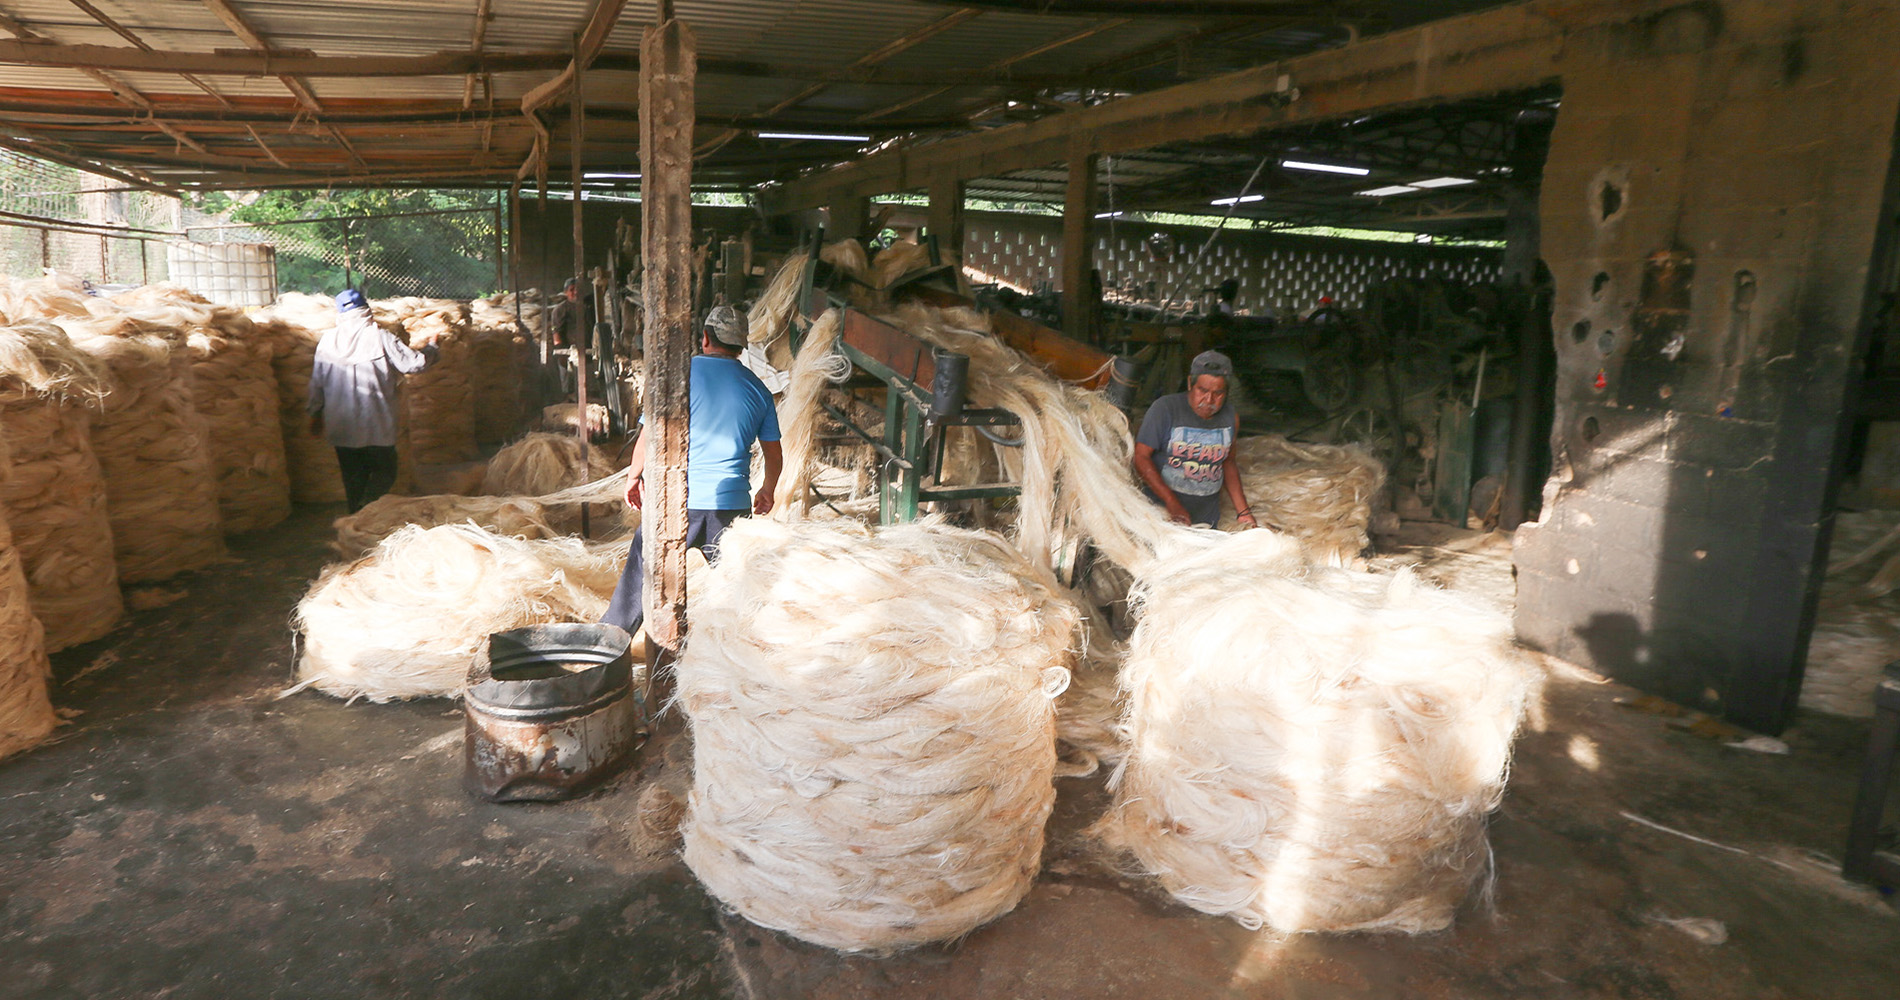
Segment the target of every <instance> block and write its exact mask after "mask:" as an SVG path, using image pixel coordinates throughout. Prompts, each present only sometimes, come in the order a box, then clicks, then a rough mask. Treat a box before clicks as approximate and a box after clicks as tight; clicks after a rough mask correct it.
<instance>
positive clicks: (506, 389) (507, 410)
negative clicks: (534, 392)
mask: <svg viewBox="0 0 1900 1000" xmlns="http://www.w3.org/2000/svg"><path fill="white" fill-rule="evenodd" d="M468 335H469V368H470V387H471V391H472V394H473V400H474V407H475V440H477V441H480V442H492V441H506V440H508V439H509V438H511V437H513V436H514V433H515V430H516V428H517V427H519V426H520V424H521V414H522V409H521V393H522V378H521V373H522V372H524V371H526V370H527V364H528V360H529V359H530V358H532V357H533V343H532V341H530V340H529V339H528V336H527V334H526V333H524V332H523V331H522V328H521V324H520V323H517V322H516V321H515V315H514V312H513V311H512V310H505V309H502V308H501V307H500V306H499V305H497V304H496V303H495V301H494V300H491V299H477V300H475V301H474V302H470V303H469V304H468Z"/></svg>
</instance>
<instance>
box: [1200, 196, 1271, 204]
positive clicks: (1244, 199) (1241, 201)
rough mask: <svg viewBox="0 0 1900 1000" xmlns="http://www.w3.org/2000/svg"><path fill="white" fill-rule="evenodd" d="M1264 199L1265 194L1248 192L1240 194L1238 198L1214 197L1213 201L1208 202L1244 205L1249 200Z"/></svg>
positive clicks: (1265, 197) (1265, 198)
mask: <svg viewBox="0 0 1900 1000" xmlns="http://www.w3.org/2000/svg"><path fill="white" fill-rule="evenodd" d="M1266 200H1267V196H1266V195H1264V194H1248V195H1242V196H1240V197H1238V198H1216V199H1214V200H1213V201H1210V202H1208V204H1209V205H1245V204H1248V203H1249V202H1255V201H1266Z"/></svg>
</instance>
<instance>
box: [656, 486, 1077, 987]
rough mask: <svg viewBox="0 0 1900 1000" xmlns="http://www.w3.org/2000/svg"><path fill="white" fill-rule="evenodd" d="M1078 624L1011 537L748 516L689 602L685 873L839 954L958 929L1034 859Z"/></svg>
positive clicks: (1006, 905) (1012, 899)
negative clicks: (1057, 703) (1059, 700)
mask: <svg viewBox="0 0 1900 1000" xmlns="http://www.w3.org/2000/svg"><path fill="white" fill-rule="evenodd" d="M1077 622H1078V611H1077V609H1076V608H1075V606H1074V605H1073V604H1070V603H1069V602H1068V601H1067V600H1065V599H1064V598H1063V597H1062V595H1061V594H1060V593H1059V592H1058V591H1057V590H1056V587H1055V584H1054V581H1053V579H1052V578H1050V577H1049V576H1048V574H1046V573H1044V572H1042V571H1041V570H1038V569H1037V568H1036V567H1034V566H1032V565H1031V564H1030V563H1029V562H1028V561H1027V560H1025V559H1024V558H1023V557H1022V556H1021V555H1020V554H1018V553H1017V552H1016V551H1015V550H1014V549H1013V548H1011V547H1010V546H1009V544H1008V543H1007V542H1005V541H1004V540H1003V539H1001V538H1000V537H998V536H996V535H993V534H989V533H987V532H975V531H966V530H962V529H957V528H949V527H944V526H941V525H935V524H930V523H919V524H912V525H904V526H900V527H893V528H886V529H884V530H882V531H879V532H877V533H876V534H873V533H871V532H870V531H869V530H867V529H865V528H863V527H861V526H859V525H856V524H853V523H849V522H842V521H826V522H816V521H807V522H802V523H796V524H784V523H780V522H776V521H770V520H767V519H765V518H748V519H745V520H742V521H739V522H738V523H737V524H735V525H733V526H732V528H731V529H729V530H728V531H727V532H726V534H725V535H724V536H723V537H722V538H721V540H720V557H719V562H718V563H717V564H716V565H714V566H713V568H712V569H711V571H710V572H709V573H708V574H707V579H706V584H705V594H704V596H703V597H702V598H700V599H697V600H696V601H695V603H694V605H693V625H692V632H691V634H690V635H689V636H688V638H687V642H686V647H685V649H684V651H683V652H682V653H681V657H680V660H679V667H678V670H679V674H678V683H679V687H678V696H677V700H678V702H679V704H680V705H681V707H682V708H683V709H684V710H685V713H686V716H687V718H688V719H689V720H690V721H691V724H692V729H693V758H694V759H693V792H692V797H691V805H690V811H689V814H688V817H687V819H686V821H685V824H684V826H683V829H682V832H683V834H684V836H685V844H686V847H685V859H686V863H687V865H688V866H689V867H691V868H692V870H693V873H694V874H695V875H697V876H698V877H699V879H700V881H701V882H703V883H705V885H706V888H707V889H708V890H709V891H710V892H711V893H712V894H713V895H714V896H716V897H718V899H719V900H720V901H721V902H723V903H725V904H726V905H728V906H730V907H732V908H733V909H735V910H737V911H738V912H739V913H740V914H741V915H742V916H744V917H745V918H746V919H748V920H751V921H752V922H753V923H756V924H760V925H762V926H765V927H770V928H774V929H776V930H781V931H784V932H786V933H788V934H790V935H792V936H794V937H797V938H800V939H803V940H806V941H810V942H813V943H816V944H820V945H824V946H826V947H830V948H837V949H841V950H845V951H882V950H889V949H896V948H905V947H909V946H913V945H919V944H925V943H928V942H932V941H943V940H948V939H951V938H955V937H958V936H960V935H962V934H966V933H968V932H970V931H971V930H973V929H975V928H976V927H977V926H979V925H981V924H983V923H985V922H986V921H989V920H992V919H994V918H996V917H998V916H1000V915H1002V914H1004V913H1006V912H1008V911H1009V910H1010V909H1011V908H1012V907H1014V906H1015V905H1016V903H1017V902H1018V901H1019V900H1020V899H1022V897H1023V894H1024V893H1026V892H1027V891H1028V890H1029V886H1030V883H1031V881H1032V880H1033V879H1034V877H1035V874H1036V871H1037V869H1038V867H1039V866H1040V863H1041V855H1042V840H1043V823H1044V821H1045V820H1046V819H1047V818H1048V816H1049V812H1050V809H1051V808H1052V806H1053V804H1054V801H1055V790H1054V785H1053V775H1054V771H1055V765H1056V752H1055V711H1054V705H1053V702H1054V699H1055V697H1056V696H1057V695H1059V694H1060V693H1061V692H1062V690H1063V688H1064V687H1066V686H1067V684H1068V680H1069V670H1068V667H1069V664H1070V662H1071V659H1072V655H1073V654H1072V647H1073V646H1074V645H1075V643H1076V639H1077V636H1076V627H1077Z"/></svg>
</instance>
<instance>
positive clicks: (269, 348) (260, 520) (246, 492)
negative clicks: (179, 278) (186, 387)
mask: <svg viewBox="0 0 1900 1000" xmlns="http://www.w3.org/2000/svg"><path fill="white" fill-rule="evenodd" d="M172 311H173V312H174V313H175V314H176V315H177V316H178V317H179V319H180V320H182V321H183V325H185V326H187V327H188V328H189V329H190V331H191V335H190V339H189V341H188V343H189V348H190V352H191V357H192V366H191V372H192V379H193V386H192V393H193V397H194V400H195V401H196V403H197V406H198V412H199V414H201V415H202V416H203V417H204V420H205V426H206V429H207V430H208V432H209V435H210V438H209V440H210V445H211V462H212V468H213V469H214V470H216V472H217V475H218V507H219V510H220V511H221V512H222V514H223V516H224V530H225V532H226V533H228V534H237V533H240V532H246V531H256V530H258V529H260V528H268V527H270V526H271V525H273V524H276V523H277V522H279V521H282V520H283V519H284V518H285V517H288V516H289V515H290V474H289V472H288V471H287V470H286V468H285V464H284V435H283V432H282V431H281V430H280V428H279V419H280V416H279V413H278V403H277V398H278V397H277V376H276V374H275V373H274V372H273V371H272V367H271V358H272V355H273V354H274V353H275V346H274V345H273V344H272V343H271V341H269V340H267V339H266V338H265V337H264V336H262V335H261V334H260V333H259V332H258V330H257V328H256V327H255V326H253V325H252V323H251V321H250V319H249V318H248V317H246V316H245V315H244V314H243V313H242V312H239V311H238V310H236V309H231V308H227V307H225V306H212V305H204V304H197V303H187V302H177V303H175V304H174V305H173V310H172Z"/></svg>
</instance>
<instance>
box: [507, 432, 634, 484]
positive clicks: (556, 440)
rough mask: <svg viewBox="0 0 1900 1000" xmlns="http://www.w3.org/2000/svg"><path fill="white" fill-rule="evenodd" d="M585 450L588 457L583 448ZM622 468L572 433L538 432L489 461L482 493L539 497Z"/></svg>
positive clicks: (608, 456)
mask: <svg viewBox="0 0 1900 1000" xmlns="http://www.w3.org/2000/svg"><path fill="white" fill-rule="evenodd" d="M583 447H585V448H586V449H587V451H586V457H585V458H583V457H582V453H581V449H582V448H583ZM619 468H620V466H618V465H616V464H615V463H614V460H613V458H612V456H610V455H609V454H608V453H606V452H604V451H602V450H601V449H599V448H596V447H594V446H593V445H582V443H581V440H580V438H579V437H578V436H576V435H572V434H548V433H545V432H539V431H537V432H535V433H532V434H527V435H524V436H523V437H522V438H521V440H519V441H516V442H514V443H513V444H510V445H509V446H508V447H506V448H503V449H502V450H500V451H498V452H496V453H495V457H494V458H491V459H489V460H488V470H487V472H486V473H485V474H484V475H483V476H482V486H481V490H480V492H482V493H484V494H486V495H488V496H496V497H538V496H541V495H543V494H547V493H556V492H559V491H561V490H564V489H567V488H568V487H570V486H580V485H582V484H584V483H591V482H593V481H594V480H596V479H601V478H604V477H607V476H611V475H613V474H614V473H615V472H616V471H618V469H619Z"/></svg>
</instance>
